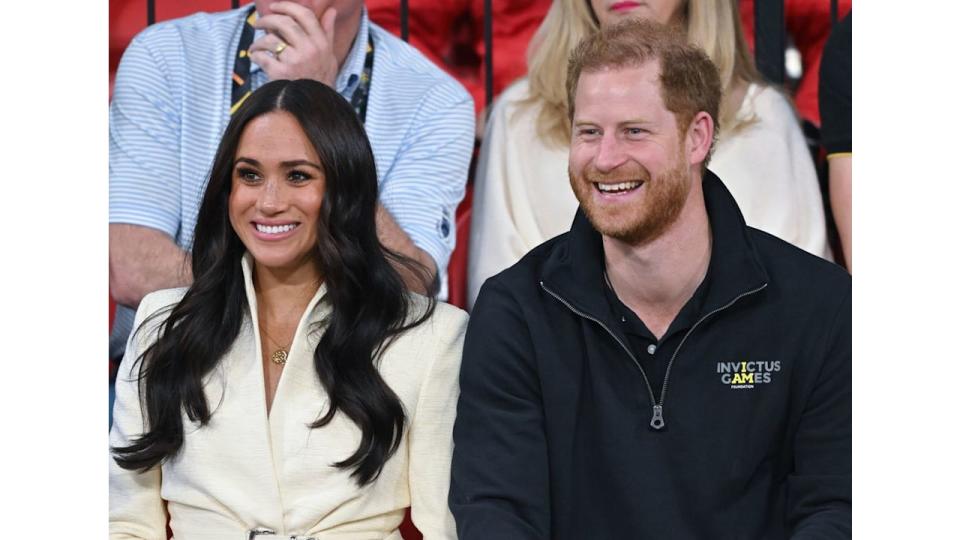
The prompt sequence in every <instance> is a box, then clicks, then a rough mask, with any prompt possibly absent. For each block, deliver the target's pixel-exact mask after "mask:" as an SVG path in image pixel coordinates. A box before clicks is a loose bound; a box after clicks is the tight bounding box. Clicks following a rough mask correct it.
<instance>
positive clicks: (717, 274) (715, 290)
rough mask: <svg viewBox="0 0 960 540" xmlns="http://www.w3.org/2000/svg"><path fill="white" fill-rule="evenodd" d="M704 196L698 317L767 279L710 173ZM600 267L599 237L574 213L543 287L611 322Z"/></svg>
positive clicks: (738, 217) (723, 191) (552, 257)
mask: <svg viewBox="0 0 960 540" xmlns="http://www.w3.org/2000/svg"><path fill="white" fill-rule="evenodd" d="M703 196H704V201H705V203H706V209H707V217H708V219H709V221H710V230H711V234H712V235H713V247H712V252H711V254H710V263H709V266H708V267H707V274H706V276H705V277H704V283H705V295H704V299H703V304H702V307H701V309H700V312H701V315H702V314H706V313H710V312H711V311H713V310H715V309H718V308H720V307H722V306H725V305H726V304H728V303H729V302H730V301H732V300H733V299H735V298H736V297H737V296H739V295H741V294H743V293H745V292H748V291H752V290H754V289H757V288H759V287H761V286H763V285H764V284H766V283H767V282H768V280H769V279H768V274H767V271H766V269H765V268H764V266H763V264H762V263H761V262H760V258H759V256H758V255H757V251H756V248H755V246H754V245H753V242H752V240H751V239H750V237H749V235H748V234H747V225H746V223H745V222H744V220H743V215H742V214H741V213H740V208H739V207H738V206H737V203H736V202H735V201H734V199H733V196H732V195H731V194H730V192H729V191H728V190H727V188H726V186H724V185H723V182H721V181H720V179H719V178H718V177H717V176H716V175H715V174H713V173H712V172H710V171H709V170H708V171H706V173H705V174H704V178H703ZM604 264H605V263H604V255H603V242H602V239H601V236H600V233H599V232H597V231H596V229H594V228H593V225H592V224H591V223H590V221H589V220H588V219H587V217H586V215H585V214H584V213H583V210H582V209H578V210H577V214H576V217H574V220H573V225H572V227H571V228H570V232H569V233H568V234H567V237H566V241H561V242H559V243H558V244H557V248H556V249H554V250H553V252H552V253H551V254H550V256H549V257H548V258H547V260H546V261H545V263H544V266H543V273H542V278H541V280H542V281H541V283H542V285H543V286H544V287H545V288H547V289H548V290H549V291H551V292H553V293H555V294H556V295H559V296H560V297H561V298H562V299H563V301H565V302H567V303H569V304H570V306H571V307H573V308H575V309H576V310H578V311H581V312H583V313H584V314H586V315H589V316H590V317H591V318H594V319H597V320H600V321H608V322H612V321H609V319H610V309H609V307H608V303H607V300H606V298H605V297H604V293H603V287H604V277H603V271H604ZM611 326H615V325H611Z"/></svg>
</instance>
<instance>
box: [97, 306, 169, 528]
mask: <svg viewBox="0 0 960 540" xmlns="http://www.w3.org/2000/svg"><path fill="white" fill-rule="evenodd" d="M155 294H156V293H154V294H151V295H148V296H146V297H144V299H143V301H142V302H140V307H139V309H138V310H137V316H136V319H135V322H134V326H133V328H134V331H133V332H132V333H131V335H130V338H129V339H128V341H127V350H126V353H125V354H124V356H123V360H122V361H121V363H120V368H119V371H118V373H117V382H116V400H115V402H114V406H113V426H112V427H111V428H110V447H111V450H112V449H113V448H115V447H118V446H127V445H129V444H130V443H131V441H133V440H134V439H135V438H137V437H139V436H140V435H141V434H142V433H143V432H144V431H145V420H144V416H143V413H142V408H141V401H140V395H139V383H138V381H137V377H138V372H139V366H140V363H139V362H136V360H137V357H138V356H139V355H140V354H142V353H143V351H144V350H145V349H146V347H147V346H149V343H150V341H152V338H155V332H156V328H157V326H158V325H159V323H160V321H159V320H158V319H160V317H154V318H151V319H150V320H149V321H148V323H147V324H146V325H144V326H143V328H142V329H141V325H142V324H143V322H144V321H145V320H147V318H148V316H149V315H150V314H152V313H153V312H154V311H155V308H156V304H155V302H154V300H155V299H156V296H155ZM110 538H111V539H112V540H119V539H130V538H142V539H149V540H166V538H167V513H166V507H165V506H164V503H163V500H162V499H161V498H160V467H159V466H155V467H154V468H152V469H150V470H149V471H147V472H144V473H140V472H137V471H128V470H126V469H123V468H121V467H120V466H119V465H117V463H116V461H115V460H114V459H113V454H112V451H111V455H110Z"/></svg>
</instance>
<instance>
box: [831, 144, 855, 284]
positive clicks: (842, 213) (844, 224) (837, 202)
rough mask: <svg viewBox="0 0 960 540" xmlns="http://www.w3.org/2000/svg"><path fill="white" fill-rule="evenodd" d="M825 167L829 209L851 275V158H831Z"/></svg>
mask: <svg viewBox="0 0 960 540" xmlns="http://www.w3.org/2000/svg"><path fill="white" fill-rule="evenodd" d="M827 165H828V167H829V169H830V207H831V209H832V210H833V219H834V220H835V221H836V222H837V232H839V233H840V245H841V246H842V247H843V260H844V262H845V263H846V264H847V270H849V271H850V272H851V273H853V266H852V264H853V255H852V253H853V237H852V234H853V231H852V228H853V212H852V210H851V208H852V202H853V156H851V155H849V154H845V155H836V156H831V157H830V161H829V162H828V163H827Z"/></svg>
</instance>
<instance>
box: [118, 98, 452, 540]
mask: <svg viewBox="0 0 960 540" xmlns="http://www.w3.org/2000/svg"><path fill="white" fill-rule="evenodd" d="M376 204H377V176H376V169H375V165H374V160H373V153H372V151H371V149H370V145H369V143H368V141H367V139H366V136H365V134H364V131H363V126H362V125H361V124H360V122H359V120H358V119H357V117H356V115H355V114H354V112H353V110H352V109H351V108H350V106H349V104H348V103H347V102H346V101H345V100H344V99H343V98H342V97H340V96H339V95H338V94H337V93H336V92H335V91H333V90H331V89H330V88H327V87H326V86H324V85H322V84H320V83H317V82H314V81H306V80H299V81H274V82H271V83H268V84H266V85H264V86H263V87H261V88H260V89H259V90H258V91H256V92H254V93H253V94H252V95H251V96H250V97H249V98H248V99H247V101H246V102H245V103H244V104H243V105H242V106H241V107H240V108H239V110H238V111H237V112H236V113H235V114H234V116H233V118H232V119H231V121H230V123H229V125H228V126H227V129H226V132H225V133H224V135H223V140H222V141H221V143H220V147H219V149H218V151H217V154H216V158H215V161H214V164H213V169H212V172H211V175H210V180H209V183H208V186H207V189H206V193H205V194H204V196H203V202H202V204H201V207H200V212H199V217H198V220H197V226H196V230H195V234H194V245H193V251H192V255H191V257H192V263H193V267H192V268H193V273H194V283H193V285H192V286H190V287H189V288H181V289H169V290H164V291H159V292H156V293H153V294H151V295H149V296H147V297H145V298H144V299H143V301H142V302H141V304H140V307H139V310H138V312H137V323H136V326H135V328H136V331H135V333H134V335H133V336H132V337H131V339H130V342H129V344H128V346H127V354H126V356H125V357H124V360H123V363H122V364H121V367H120V375H119V377H118V380H117V401H116V405H115V409H114V424H113V429H112V430H111V433H110V442H111V448H112V458H113V459H112V460H111V471H110V490H111V493H110V522H111V523H110V533H111V536H113V537H123V538H130V537H134V538H165V537H166V527H167V525H168V523H169V526H170V528H171V530H172V531H173V534H174V536H175V537H184V538H195V537H196V538H199V537H203V538H237V539H240V538H248V537H249V536H250V535H255V537H256V538H257V540H263V539H267V538H272V537H281V536H282V537H283V538H291V537H301V536H302V537H304V538H307V537H310V536H322V537H323V538H343V539H361V538H364V539H365V538H390V539H399V538H400V534H399V532H397V527H398V526H399V524H400V522H401V520H402V519H403V515H404V509H405V508H406V507H407V506H411V507H412V516H413V521H414V523H415V525H416V526H417V527H418V528H419V529H420V530H421V532H423V533H424V536H425V538H427V539H430V538H448V537H449V538H453V537H455V528H454V524H453V519H452V517H451V516H450V513H449V511H448V509H447V502H446V498H447V489H448V483H449V467H450V455H451V450H452V448H451V446H452V441H451V430H452V425H453V420H454V415H455V410H456V400H457V395H458V385H457V374H458V370H459V362H460V350H461V347H462V341H463V331H464V328H465V326H466V318H467V317H466V315H465V314H464V313H463V312H461V311H459V310H457V309H455V308H452V307H450V306H447V305H445V304H436V303H435V302H434V301H433V300H432V299H430V298H426V297H421V296H419V295H415V294H413V293H410V292H408V291H407V290H405V288H404V282H403V281H402V280H401V278H400V275H399V274H398V272H397V270H396V268H397V267H399V266H405V267H406V268H407V269H408V270H411V271H415V270H416V264H415V263H413V262H412V261H409V260H405V259H403V257H400V256H398V255H396V254H393V253H390V252H389V251H387V250H386V249H385V248H384V247H383V246H382V245H381V244H380V242H379V241H378V240H377V232H376V223H375V214H376Z"/></svg>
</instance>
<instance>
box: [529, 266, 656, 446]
mask: <svg viewBox="0 0 960 540" xmlns="http://www.w3.org/2000/svg"><path fill="white" fill-rule="evenodd" d="M540 287H542V288H543V290H545V291H547V293H549V294H550V296H552V297H554V298H556V299H557V300H559V301H560V303H561V304H563V305H565V306H567V309H569V310H570V311H572V312H574V313H576V314H577V315H579V316H581V317H583V318H584V319H590V320H591V321H593V322H595V323H597V324H599V325H600V327H601V328H603V329H604V330H606V331H607V333H608V334H610V336H611V337H612V338H613V339H615V340H617V343H619V344H620V347H622V348H623V351H624V352H626V353H627V356H629V357H630V359H631V360H633V363H634V364H636V366H637V369H639V370H640V374H641V375H643V382H645V383H646V384H647V392H649V393H650V403H652V404H653V420H651V421H650V425H651V426H652V425H653V422H654V421H655V420H657V419H658V418H659V419H660V423H661V426H660V427H663V425H662V423H663V412H662V411H663V406H662V405H657V399H656V398H655V397H654V396H653V387H652V386H650V379H648V378H647V372H646V371H644V370H643V366H641V365H640V362H638V361H637V358H636V357H635V356H633V352H631V351H630V348H629V347H627V346H626V345H625V344H624V343H623V341H620V338H619V337H617V335H616V334H614V333H613V332H611V331H610V329H609V328H607V325H605V324H603V322H602V321H601V320H599V319H595V318H593V317H591V316H590V315H587V314H586V313H584V312H582V311H580V310H579V309H577V308H575V307H573V306H571V305H570V303H569V302H567V301H566V300H564V299H563V298H560V295H558V294H557V293H555V292H553V291H551V290H550V289H548V288H547V286H546V285H544V284H543V282H542V281H541V282H540ZM658 409H659V410H660V412H659V413H658V412H657V410H658ZM656 429H660V428H656Z"/></svg>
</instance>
